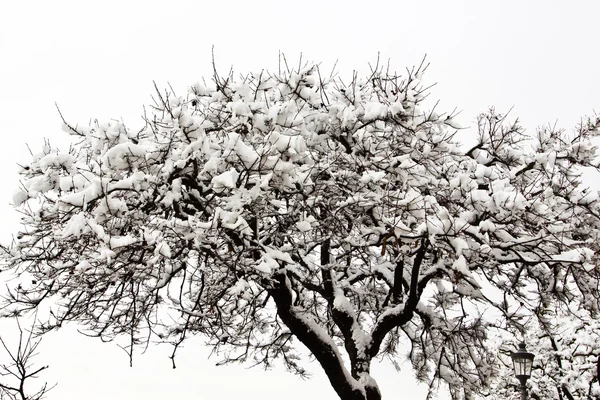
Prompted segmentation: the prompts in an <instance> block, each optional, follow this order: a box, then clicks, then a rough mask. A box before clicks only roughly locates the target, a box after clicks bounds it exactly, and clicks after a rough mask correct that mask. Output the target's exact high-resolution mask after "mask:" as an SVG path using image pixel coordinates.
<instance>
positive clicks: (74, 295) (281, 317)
mask: <svg viewBox="0 0 600 400" xmlns="http://www.w3.org/2000/svg"><path fill="white" fill-rule="evenodd" d="M283 67H284V68H282V70H280V71H279V72H278V73H276V74H275V73H269V72H266V71H262V72H260V73H256V74H248V75H245V76H241V77H240V78H237V79H236V78H234V75H233V73H230V74H229V75H228V76H226V77H221V76H219V74H218V73H217V72H216V69H215V72H214V77H213V80H212V82H210V83H208V84H207V83H205V82H203V83H198V84H195V85H193V86H191V88H190V90H189V93H188V94H187V95H186V96H176V95H175V94H174V92H173V91H164V92H163V91H160V90H158V89H157V90H156V98H155V99H154V105H153V106H152V107H151V112H150V114H147V113H145V116H144V121H145V126H144V127H143V128H142V129H141V130H139V131H137V132H134V131H131V130H130V129H128V128H127V127H126V126H125V125H124V124H123V123H121V122H118V121H109V122H107V123H99V122H97V121H94V122H93V123H92V124H90V126H87V127H82V126H78V125H73V124H69V123H68V122H67V121H66V120H64V119H63V122H64V129H65V130H66V131H67V132H68V133H69V134H70V135H72V138H73V145H72V146H71V148H70V149H69V150H68V151H66V152H61V151H59V150H58V149H54V148H52V147H51V146H50V144H49V143H46V145H45V147H44V149H43V151H42V152H41V153H40V154H36V155H35V156H33V160H32V161H31V162H30V163H28V164H27V165H26V166H24V167H23V170H22V172H21V174H22V179H23V180H22V187H21V189H20V190H19V191H18V192H17V194H16V195H15V206H16V207H17V208H18V210H19V211H20V212H21V213H22V214H23V229H22V230H21V231H20V232H19V233H18V235H17V238H16V240H15V242H14V243H13V244H12V245H11V246H7V247H5V248H4V250H5V256H4V258H3V260H4V268H5V270H7V271H10V272H12V273H15V274H17V275H19V276H21V279H20V281H19V282H20V283H19V286H17V287H13V288H12V289H11V291H10V294H9V296H8V297H7V304H6V307H7V310H9V311H8V312H15V313H22V312H25V311H27V310H34V309H39V308H40V307H42V305H44V307H48V308H49V312H48V318H47V319H46V321H45V322H44V323H43V324H42V325H41V328H42V330H51V329H55V328H57V327H60V326H61V325H62V324H63V323H66V322H68V321H76V322H77V323H79V324H82V325H83V326H85V327H86V328H87V329H88V331H89V334H93V335H97V336H99V337H101V338H103V339H105V340H110V339H113V338H115V337H126V338H128V343H129V345H128V346H127V347H126V349H127V351H129V352H130V354H131V351H132V350H133V348H134V347H135V346H136V345H138V344H143V343H147V342H148V341H149V340H150V339H151V338H160V339H161V340H163V341H165V342H170V343H172V344H173V345H174V352H173V357H175V352H176V350H177V348H178V346H179V345H180V344H181V343H182V342H183V341H184V340H185V339H186V338H188V337H190V336H192V335H202V336H204V337H205V338H207V340H208V342H209V344H210V345H211V346H212V347H213V348H214V350H215V352H216V353H218V354H220V355H221V356H222V360H223V362H246V361H248V362H252V363H255V364H260V365H264V366H266V367H269V366H271V365H272V363H273V362H274V360H276V359H279V360H281V361H282V362H283V364H284V365H285V366H286V367H287V368H288V369H289V370H290V371H292V372H294V373H297V374H301V375H303V374H306V371H305V370H304V369H303V367H302V363H301V360H300V359H299V356H298V352H297V342H300V343H302V344H303V345H304V346H306V348H308V350H309V351H310V353H311V354H312V356H314V358H315V359H316V360H317V361H318V362H319V364H320V365H321V366H322V368H323V370H324V371H325V373H326V375H327V377H328V378H329V381H330V383H331V385H332V387H333V388H334V390H335V391H336V393H337V394H338V395H339V397H340V398H341V399H344V400H355V399H356V400H358V399H360V400H377V399H380V398H381V393H380V390H379V388H378V386H377V383H376V381H375V379H374V378H373V377H372V376H371V374H370V366H371V364H372V362H373V360H374V359H376V358H378V357H390V359H392V360H393V361H395V360H397V359H398V357H403V356H404V357H408V359H410V361H411V362H412V366H413V368H414V370H415V372H416V375H417V377H418V378H419V379H421V380H424V381H428V382H429V383H430V388H431V391H432V392H433V391H434V390H435V389H436V387H437V384H438V383H439V382H445V383H447V385H448V387H449V390H450V393H451V394H452V396H453V398H473V397H474V396H475V395H483V396H485V395H490V393H491V392H490V390H491V389H490V388H491V387H492V385H493V384H495V383H496V381H495V380H494V378H495V377H497V376H499V374H500V371H501V365H502V363H501V361H502V356H501V357H500V358H498V357H497V353H498V349H497V347H496V343H497V342H496V340H495V339H496V338H497V337H499V335H501V333H502V332H509V333H512V334H514V333H515V332H524V331H525V328H526V325H527V324H526V321H528V319H531V318H540V319H541V318H543V317H544V316H545V315H547V314H546V313H548V312H550V310H552V309H553V307H555V306H556V305H564V307H563V310H564V311H566V312H567V315H568V316H570V317H574V318H575V317H577V316H578V315H580V314H583V313H587V314H586V315H587V316H588V317H589V318H588V319H587V320H586V321H589V320H590V319H591V320H593V319H594V318H597V316H598V306H599V295H598V273H599V269H598V266H597V259H596V252H595V251H594V250H593V246H594V244H595V241H596V239H597V236H598V232H599V228H600V223H599V216H600V214H599V210H600V203H599V202H598V196H597V195H596V194H594V193H592V192H591V191H589V190H588V189H586V188H585V187H584V186H583V185H582V183H581V179H580V178H579V168H580V167H593V168H598V164H597V161H596V158H595V157H596V147H595V146H594V144H593V139H594V138H595V137H596V136H597V135H598V127H599V125H600V120H599V119H598V118H590V119H587V120H585V121H583V122H582V123H581V125H580V126H579V127H578V129H577V130H576V132H574V133H573V134H572V135H569V134H568V133H566V132H563V131H555V130H547V129H546V130H544V129H541V130H539V132H538V133H537V136H536V137H535V138H531V140H528V139H530V138H529V137H528V136H526V135H525V132H524V131H523V129H522V128H521V127H520V126H519V125H518V123H517V122H514V123H508V121H507V119H506V117H505V116H503V115H500V114H498V113H496V112H494V111H493V110H491V111H490V112H489V113H486V114H483V115H482V116H481V117H480V118H479V120H478V126H477V129H478V132H477V134H478V139H477V142H476V144H475V145H474V146H473V147H472V148H470V149H468V150H466V151H465V150H462V149H461V147H460V146H459V144H458V143H457V142H456V140H455V138H454V136H455V134H456V132H457V129H459V128H460V127H459V126H458V124H457V123H456V122H455V120H454V117H455V115H454V114H445V113H440V114H438V113H437V112H436V107H433V110H430V111H426V110H424V109H423V106H424V104H423V103H424V101H425V98H426V96H427V94H428V88H427V87H424V86H423V84H421V83H420V82H421V81H420V79H421V75H422V73H423V72H424V71H425V69H426V65H424V64H422V65H421V66H419V67H418V68H413V69H412V70H408V71H407V74H406V76H404V77H402V76H398V75H396V74H393V73H390V72H389V69H384V68H381V67H379V66H375V67H373V68H372V71H371V73H370V74H369V75H368V76H366V77H365V78H364V79H362V78H359V77H358V75H357V74H354V75H353V76H352V78H351V80H350V81H349V82H344V81H343V80H342V79H341V78H339V77H337V76H336V75H334V74H332V75H330V76H329V77H326V76H323V75H322V74H321V71H320V69H319V66H318V65H311V64H307V65H304V66H302V65H299V67H298V68H289V67H288V66H287V62H284V64H283ZM487 315H493V318H488V317H487ZM539 329H540V332H541V329H542V328H541V327H540V328H539ZM536 332H537V331H536ZM519 334H521V333H519ZM595 351H596V350H595ZM596 356H597V354H596ZM549 398H553V397H552V396H551V397H549Z"/></svg>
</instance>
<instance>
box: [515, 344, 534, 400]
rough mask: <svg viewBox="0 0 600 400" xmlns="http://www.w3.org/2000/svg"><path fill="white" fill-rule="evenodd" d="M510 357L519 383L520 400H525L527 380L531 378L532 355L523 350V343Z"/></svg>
mask: <svg viewBox="0 0 600 400" xmlns="http://www.w3.org/2000/svg"><path fill="white" fill-rule="evenodd" d="M510 357H511V358H512V360H513V367H514V369H515V375H516V377H517V379H518V380H519V382H521V385H520V389H521V400H527V386H526V382H527V379H529V377H530V376H531V367H532V366H533V357H534V355H533V354H531V353H528V352H527V350H526V349H525V343H519V350H517V351H516V352H514V353H512V354H511V355H510Z"/></svg>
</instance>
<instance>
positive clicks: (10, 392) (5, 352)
mask: <svg viewBox="0 0 600 400" xmlns="http://www.w3.org/2000/svg"><path fill="white" fill-rule="evenodd" d="M16 324H17V328H18V330H19V344H18V347H17V350H16V351H14V350H11V346H10V345H9V343H7V341H6V339H4V338H3V337H1V336H0V345H1V346H2V348H1V350H2V353H0V354H1V355H2V356H3V357H2V358H0V360H2V361H0V399H1V400H41V399H43V398H44V396H45V395H46V393H48V392H49V391H50V390H51V389H52V388H49V387H48V385H47V384H46V383H44V384H43V385H42V386H41V387H39V388H38V390H37V391H36V392H34V393H31V392H29V391H28V389H29V383H30V382H31V381H32V380H33V379H35V378H37V377H39V374H40V372H42V371H44V370H45V369H47V368H48V366H42V367H36V366H34V364H33V358H34V357H35V356H36V355H37V347H38V346H39V344H40V340H39V339H35V338H34V337H33V331H32V330H31V331H29V332H27V333H26V332H24V331H23V329H22V328H21V324H20V323H19V321H18V320H16ZM6 358H7V359H8V363H6V362H5V361H4V359H6Z"/></svg>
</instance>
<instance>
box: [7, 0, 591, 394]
mask: <svg viewBox="0 0 600 400" xmlns="http://www.w3.org/2000/svg"><path fill="white" fill-rule="evenodd" d="M598 15H600V3H599V2H597V1H593V0H590V1H577V0H571V1H569V2H566V1H554V0H545V1H542V0H527V1H522V0H510V1H506V0H505V1H494V2H490V1H482V0H471V1H447V0H437V1H411V2H406V1H400V0H396V1H391V0H389V1H381V0H370V1H364V2H359V1H356V0H354V1H352V0H348V1H340V0H333V1H326V0H320V1H317V0H304V1H302V2H288V1H283V0H282V1H275V0H272V1H263V0H255V1H239V0H229V1H220V2H219V1H212V2H202V1H177V0H170V1H168V2H167V1H162V2H158V1H145V2H142V1H127V0H120V1H113V0H105V1H98V2H93V3H92V2H90V1H82V0H79V1H63V0H53V1H40V0H30V1H8V0H4V1H3V2H2V5H1V6H0V134H1V135H2V138H3V140H4V145H3V146H1V147H0V163H1V164H0V167H1V171H2V173H1V174H0V185H1V186H0V187H2V188H3V190H2V191H1V193H0V215H1V217H2V219H3V221H4V224H3V228H2V229H0V238H2V240H6V239H7V238H9V237H10V234H11V232H14V231H16V229H17V227H18V225H17V223H18V215H17V214H16V213H15V212H14V211H12V210H11V208H10V206H9V205H8V203H9V202H10V201H11V197H12V193H13V191H14V188H15V187H16V185H17V182H18V179H17V176H16V167H15V164H16V162H18V161H19V160H23V161H26V160H27V150H26V147H25V143H28V144H29V145H30V146H31V147H32V149H33V150H34V151H35V150H37V149H38V148H39V147H40V145H41V143H42V139H43V138H50V139H52V140H54V142H58V141H60V139H56V138H60V137H61V135H63V134H62V132H61V130H60V119H59V116H58V114H57V112H56V109H55V106H54V102H57V103H58V104H59V106H60V108H61V110H62V112H63V114H64V115H65V117H66V118H67V119H68V120H69V121H70V122H75V123H77V122H79V123H86V122H87V121H88V120H89V119H90V118H92V119H93V118H98V119H99V120H105V119H108V118H117V119H121V118H122V119H123V120H124V121H125V123H126V124H127V125H128V126H129V127H130V128H132V129H137V128H138V127H139V126H140V123H141V119H140V117H139V116H140V115H141V113H142V105H144V104H148V103H149V102H150V95H151V94H152V91H153V85H152V81H153V80H154V81H156V82H157V84H158V85H159V86H161V87H164V86H165V84H166V83H167V82H170V83H171V85H172V87H173V88H174V89H175V90H176V91H177V92H178V93H181V94H183V93H184V92H185V90H186V87H187V86H188V85H190V84H192V83H193V82H195V81H197V80H199V79H200V78H201V77H202V76H206V77H207V78H208V77H209V76H210V74H211V68H212V67H211V64H210V57H211V47H212V46H213V45H214V46H215V55H216V60H217V66H218V67H219V68H220V70H221V71H222V72H226V71H228V69H229V67H230V66H231V65H233V67H234V69H235V70H236V71H239V72H245V71H249V70H251V71H257V70H260V69H263V68H267V69H273V70H274V69H276V67H277V57H278V51H279V50H281V51H283V52H285V53H286V54H287V56H288V60H297V59H298V55H299V54H300V52H302V53H303V55H304V58H305V59H309V60H313V61H322V62H323V64H324V66H326V67H331V66H332V65H333V64H334V62H335V60H336V59H338V60H339V63H338V70H339V71H340V73H341V75H346V76H349V75H350V73H351V71H352V70H353V69H359V70H360V69H363V70H364V69H365V68H366V66H367V63H368V62H374V61H375V60H376V57H377V53H378V52H381V56H382V59H383V60H387V59H388V58H389V59H391V63H392V66H394V67H395V69H397V70H398V71H401V70H403V69H404V68H405V67H410V66H412V65H414V64H418V63H419V62H420V60H421V58H422V57H423V55H424V54H425V53H427V54H428V60H429V61H430V62H431V66H430V69H429V73H428V74H426V75H425V81H426V82H428V83H434V82H437V83H438V84H437V86H436V87H435V88H434V89H433V93H432V97H433V98H439V99H441V107H442V109H445V110H448V111H451V110H452V109H453V108H454V107H458V108H459V109H461V110H463V112H462V114H461V118H460V119H459V120H460V121H461V122H462V124H463V125H472V122H473V121H474V119H475V117H476V115H477V113H479V112H481V111H485V110H486V109H487V108H488V107H489V106H496V108H497V109H498V110H500V111H505V110H508V109H509V108H510V107H512V106H514V110H513V114H512V115H514V116H515V117H516V116H518V117H519V118H520V119H521V121H522V122H523V124H524V125H525V126H526V127H527V128H529V129H532V130H533V128H535V127H536V126H538V125H543V124H547V123H554V122H556V121H558V124H559V125H560V126H563V127H566V128H571V127H573V126H574V125H575V124H576V123H577V121H578V119H579V117H581V116H584V115H589V114H591V113H592V112H593V110H594V108H596V109H598V98H599V93H600V79H599V77H598V71H599V69H598V61H599V59H600V57H599V56H598V38H599V37H600V35H599V34H598V28H597V26H598ZM466 133H467V134H469V133H472V131H466ZM73 331H74V329H66V330H64V331H60V332H58V333H56V334H53V335H52V336H50V337H48V338H47V339H46V340H45V342H44V347H43V349H42V353H41V354H40V357H39V361H40V363H49V364H50V365H51V368H50V370H49V371H48V373H46V374H45V375H44V378H46V379H48V380H50V381H58V382H59V386H58V387H57V388H56V389H55V390H54V391H53V392H51V393H50V395H49V397H48V399H49V400H53V399H63V400H70V399H81V398H85V399H88V400H95V399H107V398H110V399H115V400H119V399H132V398H134V399H135V398H143V399H145V400H154V399H163V398H165V397H171V398H191V397H194V398H197V397H200V398H202V397H204V396H206V398H215V397H218V398H222V399H233V398H240V397H246V398H249V399H264V400H271V399H273V400H275V399H281V398H282V397H285V398H287V399H291V400H294V399H306V398H319V399H320V398H335V393H334V392H333V390H332V389H330V387H329V384H328V382H327V381H326V378H325V376H324V374H323V373H322V372H321V370H320V369H319V367H318V365H316V364H313V365H312V366H311V367H312V368H310V369H311V370H312V371H313V373H314V377H313V379H311V380H309V381H302V380H300V379H298V378H297V377H295V376H292V375H290V374H288V373H286V372H284V371H283V370H282V368H277V369H276V370H274V371H269V372H263V371H262V370H260V369H253V370H246V369H245V368H244V367H235V368H234V367H231V368H229V367H227V368H226V367H220V368H215V367H214V362H215V360H213V359H211V360H207V359H206V356H207V352H206V351H205V350H203V349H202V346H201V343H202V342H201V341H199V340H195V341H190V342H189V343H188V345H187V346H186V348H185V349H184V351H182V352H181V353H180V358H179V362H178V364H179V368H178V369H176V370H172V369H171V367H170V362H169V360H168V359H167V358H166V356H167V354H168V351H169V349H168V348H163V349H162V350H161V349H160V348H159V349H156V348H152V349H150V350H149V352H148V354H146V355H143V356H138V357H137V359H136V362H135V364H134V368H129V367H128V362H127V358H126V356H125V354H124V353H123V352H122V351H121V350H120V349H119V348H118V347H116V346H115V345H110V344H101V343H99V342H98V341H97V340H94V339H89V338H85V337H82V336H81V335H76V334H74V333H73ZM3 332H6V331H2V332H0V334H2V333H3ZM6 335H7V334H6V333H4V336H6ZM0 362H2V360H0ZM373 369H374V377H375V379H377V380H378V382H379V384H380V387H381V389H382V392H383V395H384V397H385V398H386V399H394V398H404V397H410V398H424V397H423V388H420V389H419V388H417V387H416V384H415V383H414V380H413V379H412V376H411V374H410V365H408V364H405V365H404V370H405V372H403V373H402V374H400V375H399V374H397V373H396V372H395V371H394V370H393V369H392V367H391V366H390V365H388V364H385V363H384V364H382V365H378V366H374V367H373Z"/></svg>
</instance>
